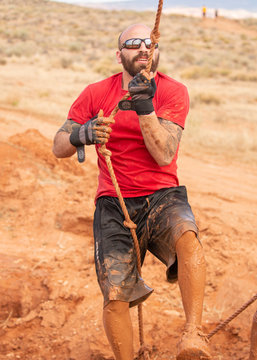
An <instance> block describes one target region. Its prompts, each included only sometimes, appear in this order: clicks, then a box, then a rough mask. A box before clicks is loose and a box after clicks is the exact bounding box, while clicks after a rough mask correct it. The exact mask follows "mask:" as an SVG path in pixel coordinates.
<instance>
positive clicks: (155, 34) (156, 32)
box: [98, 0, 163, 360]
mask: <svg viewBox="0 0 257 360" xmlns="http://www.w3.org/2000/svg"><path fill="white" fill-rule="evenodd" d="M162 6H163V0H159V5H158V10H157V13H156V20H155V25H154V29H153V31H152V32H151V41H152V44H151V48H150V52H149V57H148V62H147V67H146V71H147V72H148V73H149V72H150V69H151V66H152V61H153V53H154V49H155V44H157V43H158V41H159V38H160V33H159V30H158V29H159V24H160V18H161V12H162ZM129 96H130V94H129V92H128V93H127V94H126V95H125V96H123V98H122V100H126V99H128V98H129ZM118 110H119V107H118V105H117V106H116V107H115V108H114V109H113V111H112V113H111V115H110V118H112V119H114V116H115V115H116V114H117V112H118ZM98 116H99V117H100V116H103V112H102V110H100V112H99V114H98ZM99 152H100V153H101V154H102V155H103V156H104V158H105V161H106V165H107V167H108V170H109V173H110V177H111V180H112V183H113V186H114V188H115V191H116V193H117V196H118V199H119V202H120V206H121V208H122V211H123V213H124V217H125V221H124V225H125V226H127V227H128V228H129V229H130V232H131V235H132V238H133V242H134V247H135V251H136V258H137V271H138V273H139V275H140V276H141V254H140V248H139V243H138V239H137V235H136V227H137V226H136V224H135V223H134V222H133V221H132V220H131V219H130V216H129V213H128V210H127V208H126V205H125V202H124V199H123V196H122V194H121V191H120V187H119V184H118V181H117V179H116V176H115V173H114V170H113V166H112V162H111V152H110V151H109V150H108V149H107V148H106V146H105V145H102V146H101V147H100V148H99ZM138 325H139V341H140V350H139V357H143V359H144V360H148V359H149V356H148V353H147V351H146V348H145V346H144V332H143V310H142V304H141V303H140V304H139V305H138Z"/></svg>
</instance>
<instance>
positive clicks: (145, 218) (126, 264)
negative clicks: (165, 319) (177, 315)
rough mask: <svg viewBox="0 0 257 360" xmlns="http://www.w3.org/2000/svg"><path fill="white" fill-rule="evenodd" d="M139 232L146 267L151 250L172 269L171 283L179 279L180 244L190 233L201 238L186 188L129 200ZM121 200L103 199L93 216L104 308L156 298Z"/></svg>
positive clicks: (96, 257) (138, 236)
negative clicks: (145, 277)
mask: <svg viewBox="0 0 257 360" xmlns="http://www.w3.org/2000/svg"><path fill="white" fill-rule="evenodd" d="M124 201H125V204H126V206H127V209H128V212H129V215H130V218H131V220H132V221H133V222H134V223H135V224H136V225H137V229H136V233H137V238H138V241H139V246H140V251H141V262H142V264H143V261H144V257H145V254H146V251H147V250H149V251H150V252H151V253H152V254H153V255H155V256H156V257H157V258H158V259H159V260H160V261H162V262H163V263H164V264H165V265H166V266H167V272H166V275H167V280H168V281H170V282H174V281H176V280H177V260H176V252H175V244H176V241H177V240H178V239H179V238H180V237H181V236H182V235H183V234H184V233H185V232H186V231H189V230H190V231H193V232H195V233H196V235H198V228H197V226H196V223H195V218H194V215H193V213H192V210H191V207H190V205H189V203H188V199H187V191H186V188H185V186H178V187H173V188H165V189H161V190H158V191H156V192H155V193H153V194H151V195H147V196H141V197H134V198H125V199H124ZM123 221H124V214H123V212H122V210H121V207H120V204H119V200H118V199H117V198H115V197H110V196H103V197H100V198H99V199H98V200H97V203H96V209H95V215H94V239H95V264H96V273H97V278H98V282H99V285H100V288H101V291H102V293H103V296H104V306H106V305H107V304H108V303H109V302H110V301H111V300H120V301H126V302H129V303H130V307H131V306H134V305H137V304H138V303H139V302H142V301H144V300H145V299H146V298H147V297H148V296H149V295H150V294H151V293H152V291H153V290H152V289H151V288H149V287H148V286H147V285H146V284H145V283H144V281H143V279H142V278H141V277H140V276H139V274H138V271H137V267H136V253H135V250H134V243H133V238H132V236H131V233H130V229H129V228H127V227H125V226H124V224H123Z"/></svg>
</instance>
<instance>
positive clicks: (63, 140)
mask: <svg viewBox="0 0 257 360" xmlns="http://www.w3.org/2000/svg"><path fill="white" fill-rule="evenodd" d="M75 152H76V148H75V146H73V145H71V143H70V134H69V133H67V132H64V131H61V132H58V133H57V134H56V135H55V137H54V143H53V153H54V155H55V156H56V157H57V158H65V157H69V156H72V155H73V154H74V153H75Z"/></svg>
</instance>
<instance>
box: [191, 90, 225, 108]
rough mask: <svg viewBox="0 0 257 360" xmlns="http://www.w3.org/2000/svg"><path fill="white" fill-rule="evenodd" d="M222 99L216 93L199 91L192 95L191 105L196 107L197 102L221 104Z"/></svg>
mask: <svg viewBox="0 0 257 360" xmlns="http://www.w3.org/2000/svg"><path fill="white" fill-rule="evenodd" d="M222 102H223V101H222V99H221V98H220V97H219V96H217V95H216V94H212V93H199V94H195V95H193V96H191V101H190V103H191V107H194V106H195V105H196V104H206V105H220V104H221V103H222Z"/></svg>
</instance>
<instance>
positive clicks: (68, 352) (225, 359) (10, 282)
mask: <svg viewBox="0 0 257 360" xmlns="http://www.w3.org/2000/svg"><path fill="white" fill-rule="evenodd" d="M5 116H6V118H8V111H7V110H6V111H5ZM23 116H24V114H22V117H23ZM17 119H19V116H18V115H17ZM17 121H18V120H17ZM37 121H39V123H40V121H41V125H40V126H39V125H38V126H36V127H37V128H41V126H42V120H40V119H39V120H37ZM32 123H33V124H36V119H35V117H33V115H31V123H30V125H31V124H32ZM1 126H2V129H3V128H4V123H1ZM27 126H29V124H27ZM49 126H50V125H49ZM51 126H52V127H51V129H52V135H51V131H48V135H49V136H48V137H47V138H46V137H44V136H43V135H42V134H41V133H40V132H39V131H38V130H36V129H29V130H26V131H25V132H21V133H15V132H14V133H12V131H13V130H12V131H11V130H9V133H8V132H4V134H5V137H4V136H3V133H2V135H1V138H0V139H1V140H2V142H0V173H1V177H0V198H1V209H0V236H1V243H0V259H1V262H0V267H1V276H0V291H1V296H0V339H1V342H0V360H4V359H5V360H6V359H22V360H33V359H37V360H43V359H44V360H50V359H56V360H64V359H67V360H68V359H69V360H71V359H74V360H82V359H83V360H89V359H98V360H100V359H111V358H112V353H111V351H110V348H109V346H108V343H107V340H106V337H105V334H104V331H103V326H102V321H101V316H102V315H101V309H102V296H101V293H100V290H99V288H98V284H97V280H96V275H95V270H94V261H93V236H92V218H93V212H94V195H95V190H96V179H97V167H96V155H95V153H94V149H93V148H89V149H87V150H88V151H87V162H86V163H85V164H83V165H80V164H78V163H77V161H76V158H75V157H73V158H71V159H65V160H57V159H56V158H55V157H54V156H53V155H52V153H51V137H53V136H54V133H55V131H56V130H57V128H56V126H54V125H53V124H52V125H51ZM16 129H17V128H16ZM179 165H180V172H179V173H180V179H181V184H186V185H187V188H188V192H189V200H190V203H191V205H192V208H193V211H194V212H195V215H196V218H197V221H198V225H199V227H200V233H201V240H202V243H203V246H204V248H205V253H206V259H207V264H208V274H207V286H206V297H205V306H204V315H203V324H204V329H205V331H206V332H207V333H208V332H210V331H211V330H213V329H214V328H215V326H216V325H217V323H218V322H219V320H221V319H225V318H227V317H228V316H230V315H231V314H232V313H233V312H234V311H235V310H237V309H238V308H239V307H240V306H241V305H242V304H243V303H245V302H246V301H247V300H248V299H249V298H251V297H252V296H253V295H254V294H255V293H256V258H257V249H256V236H257V231H256V216H257V210H256V174H257V171H256V168H255V169H253V168H251V167H250V166H247V165H244V166H242V165H241V164H237V163H236V162H234V163H231V164H228V163H227V162H226V160H225V156H224V159H219V160H218V159H215V158H214V157H213V156H210V154H209V155H208V154H200V156H199V154H198V153H195V157H194V158H192V157H191V156H189V154H187V152H186V150H183V149H182V150H181V157H180V160H179ZM142 273H143V277H144V278H145V281H146V282H147V283H148V284H149V285H150V286H151V287H153V288H154V289H155V291H154V293H153V295H151V297H150V298H149V299H148V300H147V301H146V302H145V303H144V306H143V312H144V332H145V342H146V344H147V346H148V347H149V348H150V349H151V351H152V355H151V359H165V360H168V359H175V353H176V350H175V344H176V342H177V341H178V339H179V336H180V334H181V331H182V328H183V323H184V313H183V309H182V305H181V298H180V294H179V289H178V285H177V284H175V285H170V284H169V283H167V282H166V281H165V268H164V266H163V265H162V264H161V263H160V262H159V261H158V260H157V259H154V258H153V257H152V256H151V255H148V256H147V257H146V261H145V265H144V267H143V269H142ZM256 306H257V305H256V303H255V304H253V305H251V306H250V307H249V308H248V309H247V310H245V311H244V312H243V313H242V314H241V315H239V316H238V317H237V318H236V319H235V320H233V321H232V322H231V323H230V324H229V325H228V326H227V327H226V328H225V329H223V330H221V331H220V332H219V333H218V334H217V335H215V336H214V337H213V338H212V339H211V342H210V344H211V348H212V353H213V359H214V360H220V359H222V360H229V359H235V360H243V359H244V360H246V359H247V358H248V354H249V348H250V343H249V339H250V326H251V322H252V316H253V314H254V312H255V310H256ZM132 318H133V323H134V327H135V350H137V349H138V331H137V313H136V309H134V310H132Z"/></svg>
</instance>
